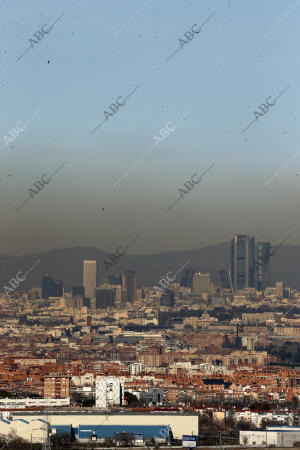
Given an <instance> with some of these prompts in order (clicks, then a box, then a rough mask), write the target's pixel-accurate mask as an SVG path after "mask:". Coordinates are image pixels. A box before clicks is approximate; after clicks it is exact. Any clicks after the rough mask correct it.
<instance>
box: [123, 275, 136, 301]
mask: <svg viewBox="0 0 300 450" xmlns="http://www.w3.org/2000/svg"><path fill="white" fill-rule="evenodd" d="M122 291H125V292H126V296H124V297H123V298H126V299H127V301H128V302H134V301H135V300H136V299H137V291H136V275H135V273H134V272H133V270H127V271H126V272H123V273H122Z"/></svg>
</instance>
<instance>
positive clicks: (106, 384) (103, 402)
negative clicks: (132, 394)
mask: <svg viewBox="0 0 300 450" xmlns="http://www.w3.org/2000/svg"><path fill="white" fill-rule="evenodd" d="M123 403H124V382H123V381H121V380H120V379H119V378H117V377H96V408H109V407H111V406H122V405H123Z"/></svg>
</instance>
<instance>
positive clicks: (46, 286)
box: [42, 275, 64, 300]
mask: <svg viewBox="0 0 300 450" xmlns="http://www.w3.org/2000/svg"><path fill="white" fill-rule="evenodd" d="M63 286H64V283H63V281H61V280H58V281H55V280H54V279H53V278H51V277H50V276H49V275H44V276H43V288H42V296H43V298H45V299H46V300H47V299H48V298H49V297H62V296H63V294H64V288H63Z"/></svg>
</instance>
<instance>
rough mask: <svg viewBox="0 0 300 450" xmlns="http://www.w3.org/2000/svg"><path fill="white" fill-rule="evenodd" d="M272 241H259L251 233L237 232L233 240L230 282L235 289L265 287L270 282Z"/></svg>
mask: <svg viewBox="0 0 300 450" xmlns="http://www.w3.org/2000/svg"><path fill="white" fill-rule="evenodd" d="M270 248H271V244H270V242H258V243H257V245H255V237H254V236H250V235H249V234H236V235H235V236H234V237H233V238H232V240H231V269H230V273H229V274H228V277H229V278H230V279H229V283H230V284H231V285H232V287H233V289H234V290H239V289H245V288H248V287H254V288H257V289H259V290H261V289H264V288H265V287H266V284H267V283H269V279H268V278H269V270H268V269H269V259H270Z"/></svg>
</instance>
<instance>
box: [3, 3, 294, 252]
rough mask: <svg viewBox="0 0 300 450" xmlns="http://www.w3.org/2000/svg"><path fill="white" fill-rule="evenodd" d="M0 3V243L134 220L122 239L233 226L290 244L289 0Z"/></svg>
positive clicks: (79, 237)
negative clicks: (187, 187) (163, 133)
mask: <svg viewBox="0 0 300 450" xmlns="http://www.w3.org/2000/svg"><path fill="white" fill-rule="evenodd" d="M0 12H1V19H2V20H1V35H0V38H1V39H0V51H1V65H0V83H1V90H0V104H1V112H2V114H1V122H0V147H2V148H1V151H0V161H1V165H0V188H1V189H0V227H1V241H0V242H1V246H0V254H25V253H33V252H39V251H45V250H52V249H56V248H62V247H73V246H92V247H96V248H99V249H102V250H106V251H112V250H114V249H115V248H116V247H117V246H119V245H123V246H124V245H126V244H127V243H128V242H129V241H130V240H132V239H133V238H134V237H135V236H136V235H137V234H140V236H141V238H140V239H139V240H138V241H136V243H135V244H134V246H133V247H132V248H131V249H130V252H129V253H135V254H140V253H159V252H164V251H169V250H185V249H196V248H200V247H203V246H207V245H211V244H215V243H218V242H220V241H224V240H228V239H229V238H230V237H231V236H232V235H233V234H235V233H251V234H254V235H256V238H257V239H259V240H270V241H271V242H272V243H274V244H277V243H279V242H280V241H282V240H283V239H284V238H285V236H286V235H288V234H290V235H291V238H290V239H289V241H288V242H287V243H289V244H299V238H300V228H299V219H300V167H299V163H300V140H299V120H300V118H299V105H300V90H299V80H300V63H299V48H300V36H299V19H300V1H291V0H281V1H280V0H263V1H262V0H239V1H238V0H163V1H162V0H160V1H159V0H148V1H144V0H127V1H124V0H76V1H68V0H51V1H46V0H36V1H32V0H26V1H24V0H18V1H17V0H1V3H0ZM64 13H65V14H64ZM62 14H64V15H63V16H62ZM212 14H214V15H212ZM208 18H209V20H208V21H207V23H206V24H204V25H203V27H202V29H201V32H200V33H198V34H195V37H194V38H193V39H192V40H190V41H188V40H187V38H186V37H184V33H186V32H187V31H189V30H191V27H192V26H193V25H194V30H198V29H199V28H198V27H199V26H200V24H203V23H204V22H205V21H206V20H207V19H208ZM57 19H59V20H58V21H57V23H56V24H55V25H54V26H53V28H52V29H50V32H49V26H50V25H51V24H52V23H53V22H55V21H56V20H57ZM43 25H45V26H44V27H43V29H44V30H46V31H48V33H46V34H45V35H42V36H44V37H43V39H41V38H40V39H41V40H40V41H38V40H37V38H36V37H35V36H34V33H36V32H37V31H39V32H41V26H43ZM38 36H39V37H40V36H41V34H39V35H38ZM189 36H191V33H190V34H189ZM29 39H34V40H35V41H36V43H34V42H33V43H32V48H30V43H29ZM179 39H184V40H185V42H184V41H181V44H180V41H179ZM180 45H181V46H182V47H180ZM27 48H29V51H28V52H27V53H26V54H25V55H24V56H23V57H22V58H21V59H19V60H17V59H18V58H19V57H20V56H21V55H22V54H23V53H24V52H25V50H26V49H27ZM177 48H179V51H178V52H177V53H176V54H174V56H173V57H172V58H171V59H170V60H169V61H166V60H167V59H168V57H169V56H170V55H171V54H172V53H174V52H175V50H176V49H177ZM138 86H139V87H138ZM288 86H289V87H288ZM136 87H138V89H137V90H136V91H135V92H134V93H133V94H132V95H131V96H130V97H129V98H128V99H127V102H126V104H125V105H123V106H120V108H119V110H118V111H117V112H116V113H115V114H113V115H111V116H109V115H108V114H107V117H108V119H107V121H105V122H104V123H103V124H102V126H101V127H100V128H98V129H97V130H96V131H95V132H94V133H91V132H92V131H93V130H94V129H95V128H96V127H97V125H98V124H99V123H100V122H102V121H103V120H104V119H105V116H104V111H110V112H111V110H109V105H110V104H112V103H114V102H115V101H116V99H117V98H118V101H119V103H122V102H123V99H124V98H125V97H127V96H128V95H129V94H130V93H131V92H132V91H133V90H134V89H135V88H136ZM287 87H288V88H287ZM285 88H287V90H286V91H285V92H284V93H283V94H282V95H281V96H280V97H279V98H278V99H277V101H276V104H274V105H273V106H270V107H269V110H268V111H266V113H265V114H264V115H262V116H257V117H258V118H257V121H255V122H254V123H253V125H252V126H251V127H250V128H249V129H248V130H247V131H246V132H244V133H243V134H241V132H242V130H243V129H244V128H245V127H246V126H247V125H248V124H249V123H250V122H251V121H252V120H253V119H255V116H254V111H258V112H260V113H261V114H262V111H261V110H260V109H259V105H261V104H262V103H265V102H266V99H267V98H268V102H269V103H270V104H271V103H273V102H274V99H275V98H276V97H277V96H278V95H279V94H280V92H282V91H283V90H284V89H285ZM119 97H121V98H119ZM265 109H266V108H265ZM28 121H29V123H27V126H26V129H25V130H24V126H23V125H24V123H25V122H28ZM177 121H178V123H177V127H176V129H175V130H174V131H171V132H170V135H169V136H168V137H166V138H165V139H164V140H163V139H162V140H161V142H158V139H156V143H157V145H156V147H154V143H155V140H154V137H155V136H159V134H158V131H159V130H160V129H161V128H163V127H165V126H166V124H167V123H169V127H172V124H174V123H175V122H177ZM170 122H172V124H171V123H170ZM17 126H18V127H19V130H21V131H20V133H19V135H18V137H16V138H15V140H14V142H10V143H9V145H8V146H5V143H6V142H8V139H7V138H8V137H9V136H10V139H12V137H11V135H10V134H9V131H10V130H12V129H13V128H16V127H17ZM22 129H23V130H24V131H22ZM5 137H6V141H5ZM151 147H152V149H151ZM150 149H151V150H150ZM148 150H149V152H148V153H147V154H146V155H145V153H146V152H147V151H148ZM298 150H299V154H296V152H297V151H298ZM292 157H294V158H293V159H292V160H290V159H291V158H292ZM139 158H143V159H141V161H140V162H139V164H137V165H136V166H135V167H134V168H133V169H132V170H131V171H130V172H129V173H128V174H127V176H125V177H124V178H122V179H121V181H120V182H119V183H118V184H116V183H117V182H118V180H119V179H120V177H122V175H123V174H124V173H125V172H126V171H128V170H129V169H130V168H131V167H132V166H133V165H134V164H135V162H136V161H137V160H139ZM289 160H290V161H289ZM64 162H67V163H66V164H65V165H64V166H63V167H62V168H61V169H60V170H59V172H57V174H56V175H55V177H54V178H52V180H51V182H50V183H48V184H45V187H44V189H43V190H41V191H40V192H39V193H36V194H35V193H34V194H32V195H33V198H30V200H29V201H28V202H27V203H26V204H25V205H24V207H23V208H21V209H20V210H19V211H17V210H18V208H19V207H20V206H21V205H22V203H24V201H25V200H26V199H27V198H28V197H29V196H30V193H29V189H35V190H36V192H38V191H37V188H34V187H33V184H34V183H35V182H37V181H39V180H40V179H41V176H42V175H43V174H48V176H49V175H50V174H51V173H53V172H54V171H55V170H56V169H58V168H59V167H60V166H61V165H62V164H63V163H64ZM213 162H215V165H214V166H213V167H211V169H210V170H209V171H208V172H207V173H206V175H205V176H204V177H203V179H202V181H201V182H200V183H199V184H197V185H195V187H194V189H193V190H191V192H190V193H189V194H185V195H184V196H183V198H182V199H180V200H179V201H178V202H177V203H176V204H175V206H174V207H173V208H172V209H171V210H169V211H168V212H165V211H166V209H167V208H168V207H169V206H170V205H171V204H172V203H173V202H175V200H176V199H177V198H179V195H180V194H179V191H178V190H179V188H183V187H184V186H183V184H184V183H185V182H186V181H188V180H190V178H191V176H192V175H193V174H195V173H197V174H199V175H200V174H201V173H203V172H204V171H205V170H206V169H207V168H208V167H209V166H210V165H211V164H212V163H213ZM281 169H282V170H281ZM277 172H278V174H277V175H276V176H275V177H274V178H272V179H271V177H273V175H274V174H276V173H277ZM195 178H196V177H195ZM44 179H45V180H49V178H48V177H47V176H46V177H44ZM270 179H271V180H270ZM269 180H270V182H269ZM264 185H265V186H264Z"/></svg>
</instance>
